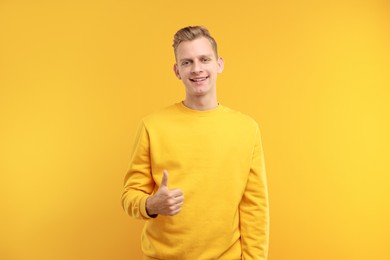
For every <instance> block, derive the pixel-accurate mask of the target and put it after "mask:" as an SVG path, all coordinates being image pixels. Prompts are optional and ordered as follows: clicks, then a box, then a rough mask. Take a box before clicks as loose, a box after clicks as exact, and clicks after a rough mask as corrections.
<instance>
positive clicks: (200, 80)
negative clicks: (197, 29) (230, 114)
mask: <svg viewBox="0 0 390 260" xmlns="http://www.w3.org/2000/svg"><path fill="white" fill-rule="evenodd" d="M176 62H177V63H176V64H175V65H174V71H175V74H176V76H177V77H178V78H179V79H181V80H182V81H183V83H184V85H185V87H186V94H187V96H190V97H195V96H204V95H213V94H215V92H216V91H215V88H216V81H217V74H218V73H221V72H222V70H223V60H222V59H221V58H217V57H216V54H215V52H214V50H213V48H212V45H211V43H210V41H209V40H208V39H207V38H205V37H200V38H197V39H195V40H192V41H184V42H181V43H180V45H179V46H178V48H177V51H176Z"/></svg>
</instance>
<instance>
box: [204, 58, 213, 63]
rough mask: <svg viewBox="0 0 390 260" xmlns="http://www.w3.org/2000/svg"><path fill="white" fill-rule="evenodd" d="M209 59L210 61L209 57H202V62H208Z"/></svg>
mask: <svg viewBox="0 0 390 260" xmlns="http://www.w3.org/2000/svg"><path fill="white" fill-rule="evenodd" d="M209 61H211V59H210V58H203V59H202V62H204V63H207V62H209Z"/></svg>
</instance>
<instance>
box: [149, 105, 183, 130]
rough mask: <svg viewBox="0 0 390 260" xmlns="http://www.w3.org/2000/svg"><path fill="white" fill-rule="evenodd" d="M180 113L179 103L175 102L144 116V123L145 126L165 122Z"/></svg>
mask: <svg viewBox="0 0 390 260" xmlns="http://www.w3.org/2000/svg"><path fill="white" fill-rule="evenodd" d="M177 114H178V109H177V105H176V104H173V105H170V106H167V107H164V108H161V109H158V110H156V111H154V112H152V113H150V114H148V115H146V116H144V117H143V118H142V123H143V124H144V125H145V126H148V125H153V124H159V123H164V122H166V121H167V120H169V119H170V118H172V117H175V116H176V115H177Z"/></svg>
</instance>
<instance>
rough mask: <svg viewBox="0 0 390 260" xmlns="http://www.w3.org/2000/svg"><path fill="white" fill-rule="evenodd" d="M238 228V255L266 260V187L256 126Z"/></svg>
mask: <svg viewBox="0 0 390 260" xmlns="http://www.w3.org/2000/svg"><path fill="white" fill-rule="evenodd" d="M240 231H241V244H242V259H245V260H248V259H261V260H266V259H267V256H268V240H269V208H268V191H267V180H266V175H265V166H264V156H263V149H262V144H261V136H260V131H259V130H258V129H257V133H256V142H255V146H254V150H253V157H252V164H251V169H250V172H249V176H248V182H247V186H246V189H245V192H244V195H243V197H242V200H241V203H240Z"/></svg>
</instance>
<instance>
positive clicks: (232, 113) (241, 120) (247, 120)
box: [223, 106, 259, 129]
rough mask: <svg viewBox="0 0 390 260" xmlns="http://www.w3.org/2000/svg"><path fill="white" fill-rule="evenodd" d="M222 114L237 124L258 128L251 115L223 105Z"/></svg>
mask: <svg viewBox="0 0 390 260" xmlns="http://www.w3.org/2000/svg"><path fill="white" fill-rule="evenodd" d="M223 111H224V114H225V115H226V116H227V117H229V118H230V119H231V120H233V121H235V122H236V123H237V124H240V125H243V126H247V127H251V128H254V129H258V128H259V124H258V122H257V121H256V120H255V119H254V118H253V117H251V116H249V115H247V114H244V113H242V112H240V111H238V110H235V109H232V108H229V107H226V106H223Z"/></svg>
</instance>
